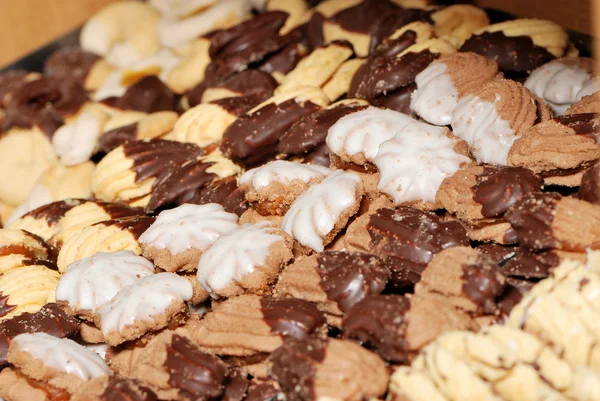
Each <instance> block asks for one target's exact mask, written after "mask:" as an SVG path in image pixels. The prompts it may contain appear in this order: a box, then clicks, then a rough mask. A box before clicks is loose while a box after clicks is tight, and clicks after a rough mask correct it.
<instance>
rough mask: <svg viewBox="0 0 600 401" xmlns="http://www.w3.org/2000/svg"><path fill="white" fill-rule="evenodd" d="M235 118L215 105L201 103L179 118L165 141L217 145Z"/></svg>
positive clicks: (232, 114) (203, 145)
mask: <svg viewBox="0 0 600 401" xmlns="http://www.w3.org/2000/svg"><path fill="white" fill-rule="evenodd" d="M236 118H237V116H236V115H235V114H234V113H231V112H230V111H229V110H227V109H225V108H224V107H223V106H221V105H219V104H216V103H202V104H199V105H197V106H195V107H192V108H191V109H189V110H187V111H186V112H185V113H183V114H182V115H181V117H179V119H178V120H177V122H176V123H175V127H173V131H172V132H171V133H170V134H169V135H168V136H167V139H171V140H173V141H178V142H191V143H195V144H196V145H198V146H201V147H205V146H208V145H210V144H213V143H217V142H219V141H220V140H221V138H222V137H223V133H224V132H225V130H226V129H227V127H229V126H230V125H231V123H233V122H234V121H235V119H236Z"/></svg>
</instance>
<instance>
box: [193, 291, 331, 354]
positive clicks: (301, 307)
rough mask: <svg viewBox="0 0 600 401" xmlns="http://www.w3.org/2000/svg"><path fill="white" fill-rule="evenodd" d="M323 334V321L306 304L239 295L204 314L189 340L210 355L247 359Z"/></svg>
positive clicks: (314, 310) (311, 306)
mask: <svg viewBox="0 0 600 401" xmlns="http://www.w3.org/2000/svg"><path fill="white" fill-rule="evenodd" d="M324 334H325V318H324V316H323V314H322V313H321V312H320V311H319V310H318V309H317V307H316V306H315V305H313V304H312V303H310V302H308V301H305V300H301V299H295V298H283V299H277V298H270V297H261V296H258V295H240V296H238V297H234V298H230V299H228V300H226V301H223V302H222V303H220V304H218V305H216V306H215V307H214V308H213V310H212V311H211V312H208V313H207V314H206V315H205V317H204V318H203V319H202V320H201V321H200V323H199V325H198V327H197V329H195V330H194V331H193V337H192V338H193V340H194V342H195V343H196V344H198V345H199V346H200V347H201V348H202V349H204V350H207V351H208V352H210V353H213V354H217V355H229V356H238V357H250V356H253V355H254V356H259V355H260V354H261V353H262V354H270V353H271V352H273V351H275V350H276V349H277V348H279V347H280V346H281V345H283V343H284V341H286V340H289V339H299V340H300V339H305V338H309V337H315V336H316V337H323V336H324Z"/></svg>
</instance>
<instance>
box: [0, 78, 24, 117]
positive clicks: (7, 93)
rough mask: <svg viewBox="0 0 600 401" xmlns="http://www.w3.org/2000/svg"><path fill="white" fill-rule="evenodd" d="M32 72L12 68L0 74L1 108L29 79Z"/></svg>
mask: <svg viewBox="0 0 600 401" xmlns="http://www.w3.org/2000/svg"><path fill="white" fill-rule="evenodd" d="M30 74H31V73H30V72H29V71H24V70H11V71H7V72H4V73H2V74H0V108H4V107H5V106H6V100H8V98H10V97H11V96H12V93H13V92H14V91H16V90H18V89H19V88H20V87H21V85H23V84H24V83H25V82H27V81H28V80H29V76H30Z"/></svg>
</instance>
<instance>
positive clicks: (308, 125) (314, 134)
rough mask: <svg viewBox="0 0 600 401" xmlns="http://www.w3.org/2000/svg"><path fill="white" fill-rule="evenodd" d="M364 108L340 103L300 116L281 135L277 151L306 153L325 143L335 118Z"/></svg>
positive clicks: (293, 153) (287, 153) (291, 153)
mask: <svg viewBox="0 0 600 401" xmlns="http://www.w3.org/2000/svg"><path fill="white" fill-rule="evenodd" d="M366 108H367V106H358V105H346V104H340V105H338V106H336V107H333V108H330V109H322V110H318V111H315V112H314V113H311V114H309V115H307V116H305V117H302V118H301V119H299V120H298V121H296V122H295V123H294V124H293V125H292V126H291V127H290V128H289V129H288V130H287V131H286V132H285V133H284V134H283V135H282V136H281V138H280V140H279V144H277V152H279V153H283V154H286V155H299V154H302V153H307V152H309V151H311V150H313V149H314V148H316V147H318V146H320V145H322V144H324V143H325V139H326V138H327V132H328V131H329V128H330V127H331V126H332V125H333V124H335V123H336V122H337V120H339V119H340V118H342V117H344V116H347V115H348V114H351V113H355V112H357V111H360V110H364V109H366Z"/></svg>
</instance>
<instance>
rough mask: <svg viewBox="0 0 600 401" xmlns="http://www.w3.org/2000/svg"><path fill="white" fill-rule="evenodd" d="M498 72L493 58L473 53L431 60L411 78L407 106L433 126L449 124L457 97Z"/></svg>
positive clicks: (470, 90)
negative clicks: (412, 80) (411, 84)
mask: <svg viewBox="0 0 600 401" xmlns="http://www.w3.org/2000/svg"><path fill="white" fill-rule="evenodd" d="M497 73H498V66H497V65H496V63H494V62H493V61H491V60H489V59H487V58H485V57H483V56H480V55H477V54H475V53H454V54H450V55H447V56H442V57H440V58H439V59H438V60H435V61H433V62H432V63H431V64H429V66H427V68H425V69H424V70H423V71H421V72H420V73H419V74H418V75H417V76H416V77H415V83H416V84H417V89H416V90H415V92H414V93H413V95H412V100H411V103H410V108H411V110H412V111H413V112H415V113H416V114H418V115H419V116H420V117H421V118H423V119H424V120H425V121H427V122H428V123H431V124H435V125H450V123H451V122H452V112H453V111H454V109H455V108H456V105H457V104H458V101H459V99H460V98H461V97H463V96H465V95H467V94H469V93H472V92H474V91H476V90H477V89H479V88H480V87H481V86H483V85H484V84H485V83H486V82H488V81H491V80H492V79H494V78H495V77H496V75H497Z"/></svg>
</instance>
